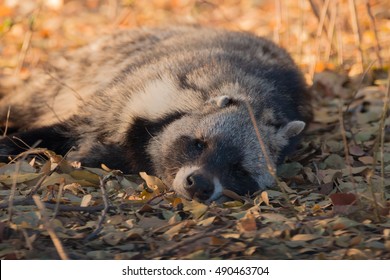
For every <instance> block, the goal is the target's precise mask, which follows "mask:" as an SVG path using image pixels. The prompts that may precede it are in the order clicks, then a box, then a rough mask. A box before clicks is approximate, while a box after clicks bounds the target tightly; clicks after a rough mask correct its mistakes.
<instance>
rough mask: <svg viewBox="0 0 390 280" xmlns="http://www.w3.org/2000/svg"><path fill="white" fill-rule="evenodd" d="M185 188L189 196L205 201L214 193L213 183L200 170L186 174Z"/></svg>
mask: <svg viewBox="0 0 390 280" xmlns="http://www.w3.org/2000/svg"><path fill="white" fill-rule="evenodd" d="M185 189H186V190H187V192H188V193H189V195H190V196H191V198H193V199H197V200H200V201H206V200H208V199H210V197H211V196H212V195H213V193H214V183H213V181H212V180H210V179H209V178H207V177H206V176H205V175H204V174H202V173H201V172H199V171H195V172H193V173H191V174H189V175H188V176H187V178H186V186H185Z"/></svg>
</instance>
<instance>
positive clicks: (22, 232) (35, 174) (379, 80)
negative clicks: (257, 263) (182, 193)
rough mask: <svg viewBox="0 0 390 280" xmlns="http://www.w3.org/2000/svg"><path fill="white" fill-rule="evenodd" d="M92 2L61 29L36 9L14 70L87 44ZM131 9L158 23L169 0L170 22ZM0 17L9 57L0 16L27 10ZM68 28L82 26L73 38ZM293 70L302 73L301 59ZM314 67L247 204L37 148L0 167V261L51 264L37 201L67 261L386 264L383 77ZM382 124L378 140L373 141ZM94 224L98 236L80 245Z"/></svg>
mask: <svg viewBox="0 0 390 280" xmlns="http://www.w3.org/2000/svg"><path fill="white" fill-rule="evenodd" d="M159 1H160V0H159ZM159 1H157V0H156V1H150V3H152V2H153V3H154V2H159ZM94 2H95V1H89V4H88V5H92V6H93V7H92V6H91V7H79V8H78V10H80V11H81V12H82V13H84V14H85V16H84V17H79V16H78V17H77V19H76V18H71V19H68V20H67V21H66V23H65V25H64V27H63V28H62V29H61V28H60V26H62V25H61V24H60V22H61V18H60V17H59V16H58V10H56V9H54V11H50V10H45V9H43V10H42V12H41V17H42V18H41V19H40V21H38V27H39V28H38V30H37V32H36V33H35V34H34V36H35V40H36V41H35V42H36V43H37V45H38V46H40V48H39V47H36V46H35V45H33V46H32V50H31V53H30V54H27V58H26V61H25V65H28V66H29V67H33V66H34V63H36V60H34V59H35V57H34V55H35V56H41V57H42V58H43V59H42V60H45V57H46V53H47V51H45V50H47V49H48V48H52V50H53V49H54V50H56V49H58V48H59V47H58V46H60V45H61V44H62V43H63V42H64V38H68V39H69V38H72V40H73V46H72V47H74V46H79V45H83V44H85V43H86V42H87V40H88V41H89V40H90V38H92V37H93V35H96V34H93V33H94V31H93V30H95V29H96V28H93V29H91V27H90V26H88V24H86V23H85V22H83V21H82V20H83V18H85V19H91V20H92V21H93V22H95V23H96V25H100V26H108V24H107V22H106V19H104V17H102V16H101V15H99V14H93V13H89V12H88V9H91V10H93V9H96V8H97V6H96V5H97V4H96V5H95V4H94ZM160 2H164V1H162V0H161V1H160ZM172 2H177V1H172ZM230 2H231V1H226V4H223V5H222V4H221V5H220V6H217V5H216V6H215V8H217V9H218V8H220V7H222V8H223V9H224V10H225V11H226V14H225V16H226V17H229V16H231V15H230V14H235V13H236V12H235V11H237V10H236V8H237V7H236V6H235V5H233V4H232V3H230ZM244 2H245V1H244ZM58 3H61V1H59V2H58ZM63 5H64V6H63V8H67V9H69V8H70V9H75V7H71V6H69V7H66V4H63ZM73 5H76V6H77V5H80V4H73ZM94 5H95V6H94ZM137 5H138V4H137V2H134V3H133V9H135V10H136V11H138V12H139V14H142V16H143V18H144V19H143V20H144V21H147V22H148V23H150V22H152V20H151V18H156V16H155V14H156V13H157V14H159V15H160V18H164V17H165V16H167V15H169V16H171V15H172V13H173V12H172V11H175V7H173V6H172V5H174V4H169V5H171V6H172V7H171V6H169V7H171V9H172V10H171V11H170V12H171V14H169V13H167V12H166V11H165V12H164V11H162V10H158V9H153V8H151V6H148V5H144V6H143V7H142V8H141V7H140V6H137ZM150 5H153V4H150ZM60 8H62V7H60ZM176 8H177V7H176ZM137 9H138V10H137ZM148 9H150V10H153V11H154V13H152V14H151V13H150V12H149V11H148ZM213 9H214V8H213ZM0 11H2V13H3V14H5V15H6V16H8V17H9V20H6V21H4V22H3V23H1V24H0V32H1V34H6V33H8V34H9V35H10V36H5V39H7V40H8V43H9V44H8V45H6V46H5V51H6V52H7V53H8V54H9V56H8V57H10V58H11V57H17V56H18V52H17V51H16V50H17V48H14V47H13V46H14V45H18V44H20V43H19V42H18V40H17V39H16V38H22V39H23V36H21V34H23V29H22V28H21V23H20V22H11V21H10V20H11V19H12V16H16V17H18V16H20V15H23V14H24V15H25V14H28V13H29V12H28V11H23V9H21V10H20V11H18V10H16V9H15V10H13V9H11V8H8V7H6V6H4V5H3V4H0ZM177 11H179V10H177ZM203 11H204V12H205V13H208V14H207V16H208V17H210V18H212V20H213V24H217V25H218V24H220V25H221V26H227V27H229V26H230V25H229V23H228V22H229V21H230V20H227V22H226V23H222V21H223V20H222V19H220V18H218V16H217V13H213V12H212V10H208V8H207V7H205V6H202V7H201V6H199V7H198V10H197V13H201V12H203ZM126 12H127V13H128V14H126V13H124V14H123V15H121V16H122V17H121V20H122V22H117V23H116V24H119V25H126V24H127V25H130V26H131V23H129V21H130V20H131V19H132V18H136V17H137V13H134V12H132V10H126ZM53 13H54V14H56V15H57V17H53ZM69 14H72V13H69ZM179 14H180V13H177V12H176V14H174V15H175V16H178V15H179ZM203 17H205V15H203ZM234 17H236V16H234ZM48 18H51V21H50V22H51V24H48V20H47V19H48ZM147 18H148V20H146V19H147ZM157 18H158V17H157ZM200 18H202V15H201V16H200ZM237 18H238V19H240V17H237ZM258 18H259V17H258V16H256V17H254V18H250V17H249V18H248V17H246V21H245V22H246V24H247V25H248V26H252V30H253V29H254V26H266V25H264V24H258V22H257V20H258ZM137 20H138V21H140V23H143V22H142V19H140V18H138V19H137ZM202 20H203V21H204V18H203V19H202ZM202 20H201V21H202ZM126 21H127V22H126ZM12 26H13V27H12ZM52 26H56V27H52ZM313 26H315V24H313ZM267 28H269V27H267ZM106 29H107V28H106ZM244 29H245V28H244ZM249 29H251V28H249ZM73 30H77V32H78V33H79V31H80V30H83V31H84V32H82V33H83V34H84V35H85V38H84V37H82V38H81V37H80V36H79V35H77V34H76V33H75V32H74V31H73ZM256 31H258V32H261V31H262V30H256ZM289 38H291V36H289ZM50 40H53V41H50ZM351 41H352V40H351ZM50 42H51V43H50ZM281 43H283V42H281ZM297 45H298V44H297ZM30 56H31V57H30ZM33 57H34V59H32V58H33ZM303 61H304V60H303ZM0 65H2V66H6V67H7V69H8V68H9V69H11V70H13V69H14V68H15V67H17V59H13V58H12V59H9V60H7V59H4V58H1V59H0ZM302 66H303V67H307V65H305V62H302ZM385 67H387V68H388V67H389V65H385ZM352 68H353V67H352ZM323 70H324V71H320V72H318V73H316V74H315V75H314V77H313V86H312V89H311V90H312V95H313V105H314V113H315V116H314V122H313V123H312V124H311V125H310V126H309V128H308V130H307V132H306V136H305V139H304V143H302V145H301V147H300V148H299V149H298V150H297V151H296V153H295V154H294V155H293V156H292V157H291V158H290V159H288V160H287V161H286V163H284V164H283V165H282V166H280V168H279V170H278V176H279V178H280V179H279V180H280V181H279V183H278V186H276V187H274V188H272V189H269V190H266V191H263V192H261V193H257V194H254V195H253V196H252V197H241V196H239V195H237V194H235V193H232V192H230V191H226V193H224V194H225V195H226V196H227V197H229V198H230V199H231V201H227V202H224V203H222V204H217V203H211V204H210V205H205V204H202V203H199V202H196V201H187V200H185V199H182V198H180V197H177V196H176V195H175V194H174V193H172V192H170V190H169V186H165V185H164V184H163V182H162V181H161V180H160V179H158V178H156V177H153V176H151V175H149V174H146V173H141V174H139V176H138V175H128V174H122V173H121V172H120V171H117V170H110V169H109V168H107V167H105V166H103V167H102V168H88V167H84V166H81V165H80V163H72V162H68V161H67V160H66V159H64V158H62V157H60V156H57V155H55V154H54V153H52V152H49V151H46V152H44V151H39V154H40V155H39V156H36V157H34V156H33V155H30V156H29V160H20V159H19V160H18V161H15V162H11V163H9V164H5V163H0V206H1V207H0V219H1V220H0V241H1V243H0V258H2V259H57V258H59V254H58V250H57V249H56V248H55V247H54V245H53V242H52V239H51V237H50V235H49V233H48V229H47V227H45V224H44V220H43V219H42V212H41V211H39V210H38V208H37V206H36V205H35V203H34V201H33V199H32V196H33V195H38V196H39V197H40V200H41V201H42V202H43V203H44V205H45V212H44V213H45V215H47V217H48V218H49V223H50V227H51V228H52V230H53V231H54V232H55V234H56V235H57V237H58V238H59V239H60V240H61V243H62V245H63V248H64V251H65V252H66V253H67V255H68V256H69V258H72V259H151V258H153V259H389V258H390V142H389V140H390V139H389V128H388V127H389V125H390V118H389V117H388V112H384V110H383V108H384V106H383V100H385V98H384V96H385V95H386V91H387V89H386V87H387V86H388V85H387V83H388V81H389V77H388V76H386V75H384V76H383V75H378V74H377V72H378V69H370V70H369V71H368V73H367V75H366V76H367V77H362V76H359V77H357V78H356V77H352V74H351V73H352V72H353V71H352V70H351V71H350V75H346V74H345V73H343V71H333V70H327V69H326V68H324V69H323ZM385 72H386V71H385ZM28 74H29V68H27V67H22V68H21V73H20V75H21V76H22V77H23V76H24V77H26V76H28ZM363 78H364V79H363ZM340 109H341V111H342V112H343V115H342V117H343V119H342V120H341V121H343V124H344V130H343V129H341V126H340V114H339V113H340ZM382 121H383V122H384V124H385V128H384V131H385V135H384V136H383V137H384V140H385V141H384V143H383V145H380V143H381V141H380V140H381V139H380V137H381V133H380V123H381V122H382ZM344 137H345V138H346V141H347V143H346V144H347V147H346V145H345V143H344V140H343V138H344ZM346 151H347V155H346V154H345V153H346ZM44 155H46V158H45V156H44ZM31 158H32V159H33V160H31ZM16 171H17V172H16ZM103 178H105V179H106V180H103V181H104V184H103V185H102V184H101V181H102V179H103ZM102 187H103V188H104V189H105V194H103V193H102V189H101V188H102ZM10 198H11V200H12V206H11V210H12V211H11V212H10V211H9V210H10V208H9V207H10V202H9V200H10ZM105 201H107V202H108V205H105ZM101 221H102V223H101ZM100 223H101V230H100V231H99V232H98V233H97V234H96V235H94V236H93V238H90V239H88V237H89V236H91V234H92V233H94V232H95V230H96V229H97V228H98V227H99V224H100Z"/></svg>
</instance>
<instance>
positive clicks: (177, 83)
mask: <svg viewBox="0 0 390 280" xmlns="http://www.w3.org/2000/svg"><path fill="white" fill-rule="evenodd" d="M50 61H51V64H50V65H47V66H46V67H45V68H44V69H41V70H37V71H36V73H34V74H33V75H32V76H31V78H30V80H29V81H28V82H26V83H23V84H22V85H20V86H18V87H17V88H16V89H14V90H8V91H7V92H5V93H3V97H2V99H1V100H0V121H1V122H2V126H3V127H4V126H5V125H6V122H7V125H8V127H9V130H10V131H11V132H12V133H13V134H14V135H15V136H17V137H18V138H20V139H22V140H23V141H24V142H25V143H27V144H28V145H33V144H34V143H36V142H37V141H40V144H39V146H41V147H45V148H48V149H51V150H54V151H56V152H57V153H60V154H65V153H67V152H68V151H69V150H70V149H71V148H72V147H74V150H73V151H72V152H70V153H69V158H70V159H72V160H77V161H81V163H82V164H83V165H86V166H99V165H100V164H101V163H104V164H106V165H107V166H108V167H110V168H114V169H121V170H122V171H124V172H131V173H135V172H139V171H146V172H148V173H150V174H154V175H157V176H159V177H161V178H162V179H163V180H164V181H165V182H166V183H167V184H168V185H169V186H173V189H174V190H175V191H176V192H178V193H179V194H181V195H182V196H184V197H186V198H189V199H197V200H201V201H212V200H217V199H219V198H220V197H221V196H222V190H223V189H230V190H233V191H235V192H237V193H239V194H247V193H253V192H254V191H256V190H261V189H264V188H266V187H268V186H270V185H272V183H273V181H274V178H273V177H272V175H271V174H270V172H269V170H268V167H267V162H266V158H267V156H268V157H269V159H270V162H271V165H272V166H276V165H277V164H278V163H279V162H281V161H282V160H283V158H284V157H285V156H286V155H287V154H288V153H289V152H291V151H292V150H293V149H294V147H295V145H296V143H297V141H298V139H299V134H300V133H301V132H302V130H303V129H304V127H305V123H307V122H308V121H309V120H310V118H311V114H312V113H311V106H310V98H309V96H308V92H307V87H306V84H305V82H304V79H303V77H302V74H301V72H300V71H299V69H298V68H297V66H296V65H295V64H294V62H293V61H292V59H291V58H290V56H289V55H288V54H287V53H286V52H285V51H284V50H283V49H281V48H279V47H277V46H276V45H275V44H273V43H272V42H270V41H268V40H265V39H263V38H259V37H256V36H254V35H251V34H248V33H242V32H231V31H224V30H216V29H209V28H202V27H176V28H161V29H137V30H127V31H121V32H118V33H115V34H113V35H111V36H107V37H104V38H102V39H100V40H98V41H97V42H95V43H92V44H90V45H88V46H85V47H83V48H81V49H79V50H76V51H73V52H69V53H66V54H64V55H61V56H59V55H56V56H53V57H52V58H51V60H50ZM3 90H4V89H3ZM248 106H250V107H251V108H252V110H253V112H254V116H255V119H256V123H257V127H256V128H255V126H254V125H253V122H252V121H251V119H250V115H249V113H248ZM8 110H10V115H9V118H7V113H8ZM256 130H258V131H257V132H259V134H260V135H261V138H262V140H263V142H264V143H265V147H261V145H260V143H259V140H258V137H257V135H256ZM23 149H27V147H26V146H24V144H22V143H20V142H18V140H17V139H16V138H12V135H8V136H7V137H6V138H3V139H2V140H0V154H1V156H3V157H8V156H13V155H16V154H18V153H20V152H22V151H23Z"/></svg>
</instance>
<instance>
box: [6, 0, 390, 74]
mask: <svg viewBox="0 0 390 280" xmlns="http://www.w3.org/2000/svg"><path fill="white" fill-rule="evenodd" d="M183 23H184V24H202V25H207V26H214V27H224V28H228V29H233V30H245V31H250V32H253V33H256V34H258V35H261V36H265V37H267V38H269V39H272V40H273V41H275V42H277V43H279V44H280V45H281V46H283V47H285V48H287V50H288V51H289V52H290V53H291V54H292V55H293V57H294V58H295V60H296V61H297V63H298V64H299V65H300V66H301V67H302V69H303V71H304V73H305V75H306V77H307V79H308V80H309V81H310V80H312V78H313V75H314V73H315V72H320V71H323V70H325V69H330V70H336V71H341V72H343V73H345V74H348V75H350V76H353V75H356V74H359V73H362V72H364V70H365V69H367V68H372V69H375V68H385V69H386V68H387V67H388V65H389V57H390V1H388V0H296V1H288V0H241V1H238V0H224V1H220V0H215V1H212V0H210V1H207V0H147V1H146V0H84V1H72V0H41V1H39V0H35V1H34V0H1V1H0V69H1V71H0V73H2V74H10V73H18V74H21V75H22V77H23V76H26V75H27V76H28V74H29V69H31V67H34V66H36V65H37V64H39V63H41V62H43V61H45V60H46V59H47V54H48V53H50V52H52V51H56V50H63V49H69V48H76V47H78V46H80V45H84V44H86V43H87V42H89V41H91V40H93V39H94V38H96V37H99V36H101V35H102V34H106V33H110V32H112V31H113V30H117V29H121V28H134V27H139V26H162V25H169V24H183Z"/></svg>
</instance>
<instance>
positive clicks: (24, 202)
mask: <svg viewBox="0 0 390 280" xmlns="http://www.w3.org/2000/svg"><path fill="white" fill-rule="evenodd" d="M34 204H35V203H34V201H33V199H32V198H29V197H27V198H23V199H18V200H14V202H13V206H17V205H23V206H27V205H34ZM44 204H45V207H46V208H47V209H51V210H55V209H56V207H57V205H56V204H53V203H48V202H45V203H44ZM7 207H8V203H0V209H5V208H7ZM104 207H105V206H104V205H95V206H87V207H82V206H73V205H58V211H62V212H72V211H77V212H88V213H93V212H98V211H101V210H103V209H104ZM119 208H122V205H121V206H120V207H119ZM115 209H117V207H115V206H110V207H109V210H115Z"/></svg>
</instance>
